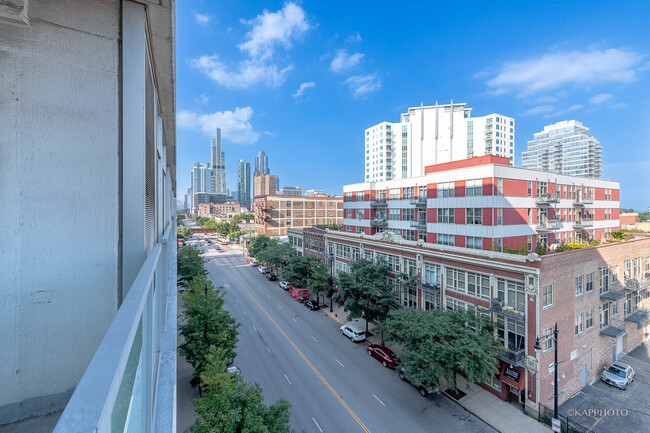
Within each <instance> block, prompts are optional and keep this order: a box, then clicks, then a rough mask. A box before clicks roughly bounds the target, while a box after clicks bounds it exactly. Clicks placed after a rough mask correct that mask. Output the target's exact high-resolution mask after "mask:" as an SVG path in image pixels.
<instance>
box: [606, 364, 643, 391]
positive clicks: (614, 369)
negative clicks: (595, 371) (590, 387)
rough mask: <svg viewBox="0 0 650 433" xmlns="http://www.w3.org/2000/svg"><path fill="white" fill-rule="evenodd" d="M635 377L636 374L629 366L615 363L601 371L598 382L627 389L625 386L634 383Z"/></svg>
mask: <svg viewBox="0 0 650 433" xmlns="http://www.w3.org/2000/svg"><path fill="white" fill-rule="evenodd" d="M635 375H636V372H635V371H634V369H633V368H632V367H631V366H630V365H628V364H625V363H623V362H619V361H616V362H614V363H612V364H610V365H609V367H607V368H606V369H604V370H603V372H602V373H601V374H600V380H602V381H603V382H605V383H608V384H610V385H614V386H617V387H619V388H621V389H627V386H628V385H629V384H631V383H632V382H634V376H635Z"/></svg>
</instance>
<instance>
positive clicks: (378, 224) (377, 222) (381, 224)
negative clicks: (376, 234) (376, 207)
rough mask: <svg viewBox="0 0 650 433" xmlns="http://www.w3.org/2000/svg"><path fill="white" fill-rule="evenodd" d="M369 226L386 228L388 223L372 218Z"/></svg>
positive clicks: (381, 219)
mask: <svg viewBox="0 0 650 433" xmlns="http://www.w3.org/2000/svg"><path fill="white" fill-rule="evenodd" d="M370 226H372V227H387V226H388V221H386V220H385V219H383V218H373V219H371V220H370Z"/></svg>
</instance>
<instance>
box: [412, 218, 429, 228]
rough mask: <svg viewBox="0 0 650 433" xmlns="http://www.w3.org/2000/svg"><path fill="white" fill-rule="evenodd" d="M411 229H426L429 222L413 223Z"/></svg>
mask: <svg viewBox="0 0 650 433" xmlns="http://www.w3.org/2000/svg"><path fill="white" fill-rule="evenodd" d="M411 227H416V228H419V229H426V228H427V222H426V221H425V220H416V221H411Z"/></svg>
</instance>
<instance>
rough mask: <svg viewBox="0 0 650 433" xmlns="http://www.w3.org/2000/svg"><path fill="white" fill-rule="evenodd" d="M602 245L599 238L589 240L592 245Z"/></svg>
mask: <svg viewBox="0 0 650 433" xmlns="http://www.w3.org/2000/svg"><path fill="white" fill-rule="evenodd" d="M598 245H600V241H599V240H598V239H594V240H593V241H591V242H589V246H590V247H597V246H598Z"/></svg>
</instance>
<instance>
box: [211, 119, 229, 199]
mask: <svg viewBox="0 0 650 433" xmlns="http://www.w3.org/2000/svg"><path fill="white" fill-rule="evenodd" d="M210 153H211V155H210V156H211V159H212V170H213V172H212V179H211V180H210V190H209V191H205V192H213V193H217V194H227V193H228V190H227V188H226V154H225V153H224V152H222V150H221V128H217V135H216V138H213V139H212V140H211V152H210Z"/></svg>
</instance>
